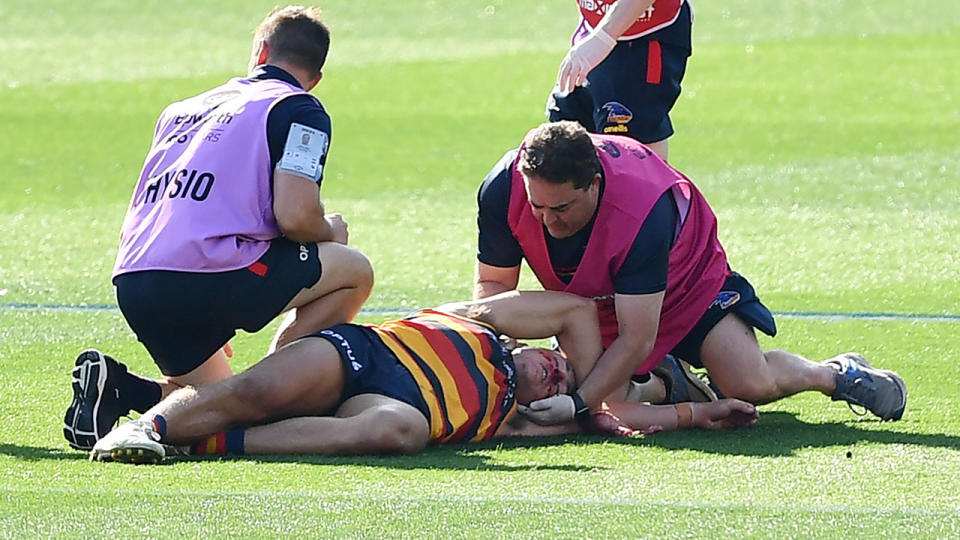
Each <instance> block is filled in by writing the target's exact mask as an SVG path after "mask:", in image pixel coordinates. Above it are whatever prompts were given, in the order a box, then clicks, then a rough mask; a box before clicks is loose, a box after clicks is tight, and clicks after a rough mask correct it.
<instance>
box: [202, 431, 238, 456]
mask: <svg viewBox="0 0 960 540" xmlns="http://www.w3.org/2000/svg"><path fill="white" fill-rule="evenodd" d="M244 433H246V430H245V429H244V428H233V429H231V430H230V431H221V432H220V433H217V434H215V435H211V436H210V437H208V438H207V439H206V440H203V441H200V442H199V443H197V444H195V445H193V446H191V447H190V454H192V455H204V454H206V455H211V454H217V455H226V454H233V455H243V436H244Z"/></svg>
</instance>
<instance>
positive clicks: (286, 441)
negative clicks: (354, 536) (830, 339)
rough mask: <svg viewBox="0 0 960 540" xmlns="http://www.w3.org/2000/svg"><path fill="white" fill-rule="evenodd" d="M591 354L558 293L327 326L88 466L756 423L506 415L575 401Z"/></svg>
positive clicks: (719, 405) (141, 423)
mask: <svg viewBox="0 0 960 540" xmlns="http://www.w3.org/2000/svg"><path fill="white" fill-rule="evenodd" d="M501 332H502V333H505V334H507V335H510V336H512V337H515V338H521V339H538V338H545V337H550V336H556V337H557V341H558V342H559V343H560V345H561V346H562V347H563V350H564V351H565V353H566V354H567V355H568V357H569V358H570V360H571V362H570V363H569V364H568V363H567V361H566V360H565V358H564V356H563V355H562V354H560V353H559V352H556V351H551V350H548V349H538V348H533V347H520V348H518V349H515V350H514V351H512V352H511V351H508V350H507V348H506V347H504V346H503V345H502V342H501V341H500V340H499V339H498V335H499V333H501ZM601 352H602V346H601V339H600V332H599V327H598V320H597V312H596V308H595V307H594V305H593V302H592V301H591V300H589V299H584V298H581V297H578V296H575V295H570V294H566V293H557V292H544V291H537V292H522V293H518V292H508V293H505V294H502V295H497V296H494V297H490V298H486V299H483V300H478V301H473V302H463V303H454V304H445V305H443V306H440V307H438V308H436V309H434V310H424V311H421V312H419V313H417V314H416V315H414V316H412V317H409V318H406V319H403V320H398V321H390V322H386V323H384V324H381V325H377V326H373V325H355V324H342V325H337V326H335V327H333V328H330V329H328V330H323V331H321V332H318V333H316V334H313V335H311V336H308V337H305V338H302V339H299V340H297V341H295V342H293V343H291V344H289V345H287V346H285V347H283V348H281V349H279V350H277V351H276V352H274V353H273V354H271V355H269V356H267V357H266V358H264V359H263V360H261V361H260V362H259V363H257V364H256V365H254V366H253V367H251V368H250V369H249V370H247V371H245V372H243V373H241V374H239V375H236V376H234V377H231V378H229V379H226V380H224V381H221V382H219V383H216V384H213V385H208V386H203V387H199V388H194V387H186V388H183V389H180V390H177V391H176V392H174V393H172V394H171V395H170V396H168V397H167V398H166V399H164V400H163V401H161V402H160V403H159V404H158V405H156V406H155V407H153V408H152V409H150V410H149V411H147V412H146V413H145V414H144V415H143V416H142V417H141V418H140V419H138V420H134V421H132V422H128V423H126V424H123V425H121V426H120V427H118V428H117V429H115V430H114V431H112V432H111V433H109V434H108V435H107V436H106V437H104V438H103V439H101V440H100V441H98V442H97V444H96V445H95V446H94V448H93V451H92V452H91V459H95V460H104V461H107V460H117V461H130V462H138V463H139V462H155V461H158V460H159V459H161V458H163V457H164V456H165V455H166V453H167V452H168V451H169V450H170V449H171V447H181V448H178V449H177V450H178V453H179V452H180V451H182V450H183V448H182V447H184V446H188V445H192V446H191V449H190V450H191V452H192V453H201V454H203V453H233V454H374V453H410V452H416V451H419V450H422V449H423V448H424V447H426V445H427V444H428V443H435V444H436V443H445V442H456V441H476V440H483V439H487V438H490V437H495V436H510V435H551V434H558V433H569V432H573V431H578V430H580V429H581V428H586V429H592V430H597V431H601V432H606V433H630V432H631V429H629V428H632V430H641V431H643V432H648V433H649V432H652V431H658V430H660V429H665V430H672V429H682V428H689V427H694V426H696V427H701V428H725V427H734V426H752V425H753V424H754V423H755V422H756V420H757V411H756V408H755V407H754V406H753V405H751V404H748V403H746V402H743V401H738V400H721V401H714V402H708V403H683V404H679V405H665V406H651V405H643V404H639V403H613V404H610V406H609V409H605V410H603V411H598V412H597V413H595V414H593V415H591V416H588V417H587V418H585V419H583V420H582V422H581V424H582V426H581V425H578V424H576V423H567V424H561V425H557V426H546V427H545V426H538V425H535V424H532V423H529V422H527V421H526V420H524V419H523V418H522V417H521V416H520V415H519V414H515V412H516V410H517V403H518V402H519V403H529V402H531V401H534V400H537V399H542V398H545V397H548V396H552V395H554V394H557V393H567V392H572V391H573V390H574V389H575V388H576V385H575V381H576V377H577V376H583V374H585V373H587V372H589V370H590V369H591V368H592V366H593V363H594V362H595V361H596V359H597V358H598V357H599V355H600V353H601ZM618 417H619V418H618ZM621 419H622V420H621Z"/></svg>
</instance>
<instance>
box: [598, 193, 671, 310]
mask: <svg viewBox="0 0 960 540" xmlns="http://www.w3.org/2000/svg"><path fill="white" fill-rule="evenodd" d="M677 214H678V212H677V204H676V202H675V201H674V198H673V193H672V192H671V190H669V189H668V190H667V191H666V192H665V193H664V194H663V195H661V196H660V198H659V199H657V202H656V204H654V205H653V209H651V210H650V214H648V215H647V219H645V220H644V222H643V225H641V226H640V232H638V233H637V237H636V239H634V241H633V247H632V248H630V253H628V254H627V258H626V260H625V261H624V262H623V266H621V267H620V271H619V272H617V275H615V276H614V277H613V287H614V290H615V291H616V292H617V294H653V293H657V292H660V291H663V290H666V288H667V264H668V262H669V260H670V249H671V248H672V247H673V242H674V240H675V235H676V228H677Z"/></svg>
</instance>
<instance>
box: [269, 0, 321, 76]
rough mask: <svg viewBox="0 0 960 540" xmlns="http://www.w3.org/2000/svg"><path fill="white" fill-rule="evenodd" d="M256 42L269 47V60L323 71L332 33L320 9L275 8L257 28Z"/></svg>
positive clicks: (300, 7)
mask: <svg viewBox="0 0 960 540" xmlns="http://www.w3.org/2000/svg"><path fill="white" fill-rule="evenodd" d="M253 39H254V41H255V42H256V41H264V42H266V43H267V45H269V46H270V60H272V61H276V60H280V61H284V62H289V63H291V64H293V65H295V66H297V67H300V68H302V69H306V70H317V72H320V70H321V69H322V68H323V64H324V63H325V62H326V61H327V51H329V50H330V30H328V29H327V27H326V25H324V24H323V22H322V21H321V20H320V8H318V7H303V6H287V7H284V8H280V7H276V8H273V11H271V12H270V13H268V14H267V16H266V18H264V19H263V21H262V22H261V23H260V24H259V25H258V26H257V29H256V31H255V32H254V38H253Z"/></svg>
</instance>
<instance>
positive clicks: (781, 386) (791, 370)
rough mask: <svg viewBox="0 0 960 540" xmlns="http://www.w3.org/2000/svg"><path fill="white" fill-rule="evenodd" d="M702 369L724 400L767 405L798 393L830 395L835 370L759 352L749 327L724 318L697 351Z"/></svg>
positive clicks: (793, 356) (783, 354) (778, 352)
mask: <svg viewBox="0 0 960 540" xmlns="http://www.w3.org/2000/svg"><path fill="white" fill-rule="evenodd" d="M700 356H701V360H702V361H703V366H704V367H705V368H707V372H708V373H709V374H710V378H711V379H712V380H713V382H714V383H715V384H716V385H717V387H719V388H720V391H721V392H722V393H723V395H724V396H726V397H731V398H739V399H742V400H745V401H749V402H751V403H758V404H759V403H769V402H771V401H776V400H778V399H780V398H784V397H787V396H790V395H793V394H796V393H798V392H803V391H807V390H817V391H820V392H822V393H824V394H826V395H830V394H831V393H833V390H834V387H835V384H836V382H835V377H836V373H837V372H836V370H834V369H833V368H831V367H829V366H824V365H822V364H818V363H816V362H811V361H810V360H807V359H806V358H803V357H802V356H799V355H796V354H793V353H790V352H787V351H783V350H770V351H767V352H762V351H761V350H760V344H759V343H758V342H757V336H756V334H755V333H754V330H753V328H752V327H750V326H749V325H747V324H746V323H744V322H743V320H741V319H740V317H738V316H736V314H732V315H727V316H726V317H724V318H723V319H721V320H720V322H719V323H717V325H716V326H714V327H713V329H712V330H710V333H708V334H707V337H706V339H705V340H704V341H703V346H702V348H701V349H700Z"/></svg>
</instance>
